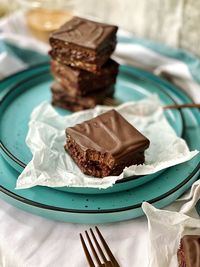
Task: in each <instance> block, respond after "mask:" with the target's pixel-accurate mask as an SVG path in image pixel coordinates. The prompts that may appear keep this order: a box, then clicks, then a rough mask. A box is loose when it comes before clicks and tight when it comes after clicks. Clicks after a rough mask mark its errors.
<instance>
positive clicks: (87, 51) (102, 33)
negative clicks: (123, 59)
mask: <svg viewBox="0 0 200 267" xmlns="http://www.w3.org/2000/svg"><path fill="white" fill-rule="evenodd" d="M117 29H118V27H117V26H113V25H108V24H103V23H99V22H95V21H91V20H87V19H83V18H79V17H73V18H72V19H71V20H70V21H68V22H66V23H65V24H64V25H63V26H62V27H61V28H60V29H58V30H57V31H55V32H54V33H53V34H52V35H51V36H50V39H49V42H50V45H51V46H52V50H51V51H50V52H49V53H50V55H51V56H52V57H53V58H54V59H56V60H57V61H60V62H62V63H63V64H66V65H70V66H73V67H77V68H81V69H84V70H88V71H91V72H96V71H98V70H99V69H100V68H101V66H102V65H103V64H104V63H105V62H106V61H107V60H108V59H109V57H110V55H111V53H112V52H113V51H114V49H115V46H116V32H117Z"/></svg>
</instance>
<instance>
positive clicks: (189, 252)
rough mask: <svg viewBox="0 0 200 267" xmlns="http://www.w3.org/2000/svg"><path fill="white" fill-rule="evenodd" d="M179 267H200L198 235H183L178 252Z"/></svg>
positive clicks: (199, 241)
mask: <svg viewBox="0 0 200 267" xmlns="http://www.w3.org/2000/svg"><path fill="white" fill-rule="evenodd" d="M178 261H179V266H180V267H200V235H185V236H184V237H182V239H181V245H180V248H179V250H178Z"/></svg>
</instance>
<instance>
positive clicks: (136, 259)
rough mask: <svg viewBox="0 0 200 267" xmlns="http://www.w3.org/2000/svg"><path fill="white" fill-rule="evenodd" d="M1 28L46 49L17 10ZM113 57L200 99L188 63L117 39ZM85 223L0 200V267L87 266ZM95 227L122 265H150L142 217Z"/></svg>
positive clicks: (15, 63) (17, 63)
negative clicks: (44, 215)
mask: <svg viewBox="0 0 200 267" xmlns="http://www.w3.org/2000/svg"><path fill="white" fill-rule="evenodd" d="M16 23H18V24H17V25H20V23H21V25H22V26H23V29H24V30H23V31H22V30H21V31H19V32H16V27H12V25H16ZM17 28H19V27H17ZM0 30H1V31H2V32H0V40H9V42H11V43H15V44H18V45H20V46H21V47H30V46H31V47H34V48H35V49H36V50H37V51H39V52H42V53H45V52H46V51H47V50H48V47H47V46H46V45H44V44H42V43H40V42H38V41H36V40H35V39H34V38H33V37H31V36H30V35H29V34H28V32H27V30H26V28H25V26H24V24H23V19H22V17H21V15H19V14H16V15H15V16H14V15H13V16H12V18H9V19H6V20H2V21H1V22H0ZM120 34H122V32H121V33H120ZM27 36H28V37H27ZM33 43H34V45H33ZM115 57H116V58H118V59H119V60H120V61H121V62H129V63H131V64H134V65H139V66H140V67H142V68H144V69H150V70H152V71H154V72H155V73H157V74H160V73H165V74H166V73H167V74H168V76H170V77H171V79H172V81H174V82H176V83H178V84H179V85H183V88H185V89H187V92H190V94H191V96H192V97H193V99H195V100H196V101H199V100H200V90H199V85H198V84H197V83H196V82H195V81H194V79H193V77H192V75H191V74H190V70H189V68H188V66H187V64H185V63H183V62H182V61H180V60H177V59H176V58H171V57H167V56H166V55H163V54H160V53H157V52H155V50H153V49H150V48H148V47H147V46H144V45H142V44H139V43H133V44H128V45H127V44H126V43H120V44H119V45H118V47H117V50H116V53H115ZM0 62H1V63H0V74H1V76H5V75H8V74H9V73H10V72H14V71H16V70H17V69H21V68H24V67H25V66H26V63H24V62H22V61H21V60H20V59H17V58H14V57H13V56H10V55H9V54H8V53H6V52H2V53H1V54H0ZM2 62H3V64H2ZM11 62H12V63H11ZM11 67H12V68H11ZM185 85H186V86H185ZM197 187H198V185H197ZM191 199H192V200H191V201H190V206H189V205H187V206H186V208H185V212H189V214H190V216H194V217H195V216H196V217H197V214H196V212H195V209H194V208H193V206H194V205H193V204H194V202H196V200H197V199H198V196H195V197H193V198H192V196H191ZM183 203H185V201H179V202H175V203H173V204H172V205H170V206H169V207H167V208H166V209H169V210H179V209H180V208H181V207H182V205H183ZM191 203H193V204H191ZM89 227H90V225H78V224H72V223H61V222H56V221H50V220H47V219H44V218H41V217H37V216H35V215H32V214H29V213H26V212H24V211H22V210H19V209H17V208H15V207H13V206H11V205H9V204H7V203H5V202H4V201H0V266H2V267H45V266H48V267H64V266H67V267H68V266H70V267H84V266H87V262H86V259H85V256H84V253H83V250H82V247H81V244H80V240H79V233H80V232H83V231H84V230H85V229H89ZM100 229H101V231H102V233H103V235H104V237H105V238H106V240H107V242H108V243H109V245H110V247H111V248H112V251H113V253H114V255H116V257H117V259H118V260H119V263H120V264H121V266H122V267H126V266H127V267H147V266H149V265H148V240H149V239H148V225H147V220H146V217H142V218H138V219H134V220H130V221H126V222H121V223H112V224H106V225H100ZM159 267H162V266H159Z"/></svg>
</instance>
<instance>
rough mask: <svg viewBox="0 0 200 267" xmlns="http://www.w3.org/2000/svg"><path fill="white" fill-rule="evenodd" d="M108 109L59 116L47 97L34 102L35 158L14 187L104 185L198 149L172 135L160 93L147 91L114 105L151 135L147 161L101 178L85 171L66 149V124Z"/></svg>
mask: <svg viewBox="0 0 200 267" xmlns="http://www.w3.org/2000/svg"><path fill="white" fill-rule="evenodd" d="M109 109H111V107H107V106H97V107H96V108H94V109H90V110H86V111H80V112H76V113H74V114H72V115H68V116H61V115H59V114H58V113H57V112H56V110H55V109H54V108H53V107H52V106H51V105H50V104H49V103H47V102H43V103H42V104H40V105H39V106H38V107H36V108H35V109H34V110H33V112H32V114H31V118H30V123H29V131H28V135H27V138H26V143H27V145H28V147H29V148H30V150H31V152H32V154H33V158H32V160H31V161H30V162H29V164H28V165H27V167H26V168H25V169H24V171H23V172H22V173H21V175H20V176H19V178H18V180H17V186H16V188H29V187H32V186H36V185H44V186H51V187H60V186H71V187H72V186H75V187H93V188H108V187H110V186H112V185H113V184H114V183H115V182H116V180H118V179H122V178H123V177H127V176H130V175H145V174H152V173H155V172H157V171H159V170H161V169H164V168H167V167H169V166H173V165H176V164H179V163H182V162H184V161H187V160H190V159H191V158H192V157H194V156H195V155H196V154H197V153H198V151H192V152H190V151H189V149H188V146H187V144H186V142H185V141H184V140H183V139H181V138H179V137H177V136H176V134H175V132H174V130H173V129H172V127H171V126H170V125H169V123H168V121H167V120H166V118H165V116H164V113H163V109H162V107H161V104H160V102H159V99H158V98H157V97H156V96H150V97H148V98H145V99H143V100H141V101H138V102H127V103H125V104H122V105H120V106H118V107H115V109H116V110H117V111H118V112H119V113H120V114H121V115H122V116H123V117H124V118H125V119H127V120H128V121H129V123H131V124H132V125H134V126H135V127H136V128H137V129H138V130H139V131H141V132H142V133H143V134H144V135H145V136H147V138H149V140H150V147H149V148H148V149H147V150H146V152H145V163H144V164H143V165H133V166H130V167H128V168H125V169H124V171H123V173H122V174H121V175H120V176H108V177H105V178H103V179H99V178H94V177H89V176H86V175H84V174H83V173H82V172H81V170H80V169H79V168H78V166H77V165H76V164H75V163H74V161H73V160H72V159H71V157H70V156H69V154H68V153H66V152H65V151H64V148H63V146H64V144H65V141H66V137H65V128H67V127H70V126H74V125H75V124H77V123H81V122H83V121H85V120H88V119H91V118H93V117H96V116H97V115H99V114H101V113H103V112H105V111H107V110H109ZM122 130H123V129H119V131H122Z"/></svg>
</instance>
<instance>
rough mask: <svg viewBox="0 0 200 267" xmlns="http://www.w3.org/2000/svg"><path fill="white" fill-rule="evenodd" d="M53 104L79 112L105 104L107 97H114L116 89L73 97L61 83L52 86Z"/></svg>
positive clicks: (104, 89)
mask: <svg viewBox="0 0 200 267" xmlns="http://www.w3.org/2000/svg"><path fill="white" fill-rule="evenodd" d="M51 91H52V104H53V105H54V106H59V107H61V108H64V109H68V110H71V111H79V110H84V109H89V108H94V107H95V106H96V105H97V104H103V101H104V99H105V97H112V95H113V94H114V87H113V86H111V87H106V88H101V89H100V90H98V91H97V92H96V91H95V92H94V93H91V94H89V95H86V96H77V95H76V96H71V95H69V94H68V91H67V90H66V89H65V88H63V86H62V85H61V84H60V83H57V82H55V83H53V85H52V86H51Z"/></svg>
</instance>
